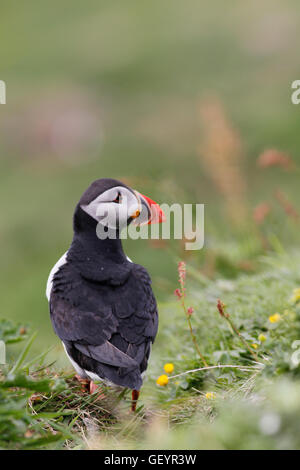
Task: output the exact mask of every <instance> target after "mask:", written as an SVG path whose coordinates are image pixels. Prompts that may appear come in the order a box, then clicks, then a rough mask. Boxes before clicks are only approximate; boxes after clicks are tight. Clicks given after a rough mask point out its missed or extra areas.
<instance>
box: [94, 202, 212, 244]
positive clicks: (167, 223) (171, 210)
mask: <svg viewBox="0 0 300 470" xmlns="http://www.w3.org/2000/svg"><path fill="white" fill-rule="evenodd" d="M114 207H115V208H116V210H115V211H113V212H111V211H110V212H109V211H108V210H107V208H105V207H103V206H102V205H101V204H99V206H98V209H97V217H98V220H100V221H99V223H98V225H97V236H98V238H99V239H100V240H105V239H107V238H110V239H115V238H117V237H120V238H121V239H123V240H124V239H128V238H130V239H132V240H138V239H143V240H147V239H151V240H158V239H162V240H170V239H171V238H172V239H174V240H184V241H185V249H186V250H201V249H202V248H203V246H204V204H183V205H181V204H172V205H171V206H170V205H168V204H164V203H163V204H160V205H159V207H160V209H161V210H162V211H163V213H164V216H165V220H164V222H163V223H162V224H160V223H149V222H147V221H145V223H140V221H139V220H138V219H136V221H135V220H134V221H133V222H132V223H130V224H129V225H127V224H123V226H122V225H120V214H119V213H118V206H117V205H116V206H114Z"/></svg>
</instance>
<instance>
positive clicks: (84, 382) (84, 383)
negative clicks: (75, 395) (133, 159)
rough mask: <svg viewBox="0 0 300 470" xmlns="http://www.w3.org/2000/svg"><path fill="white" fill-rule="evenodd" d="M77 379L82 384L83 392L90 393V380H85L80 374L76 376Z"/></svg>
mask: <svg viewBox="0 0 300 470" xmlns="http://www.w3.org/2000/svg"><path fill="white" fill-rule="evenodd" d="M75 379H77V380H78V382H79V383H80V385H81V391H82V392H88V391H89V387H90V380H89V379H83V378H82V377H80V375H78V374H76V375H75Z"/></svg>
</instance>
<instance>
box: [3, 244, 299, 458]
mask: <svg viewBox="0 0 300 470" xmlns="http://www.w3.org/2000/svg"><path fill="white" fill-rule="evenodd" d="M299 263H300V257H299V255H297V254H295V253H294V254H293V256H291V255H287V254H281V255H278V254H273V255H269V256H268V257H266V258H265V259H263V260H262V264H263V265H264V266H265V268H264V269H262V272H261V273H259V274H255V275H245V274H242V275H240V276H239V277H238V278H237V279H235V280H225V279H221V278H220V279H217V280H214V281H209V280H208V279H205V278H203V277H201V280H199V279H198V280H195V277H196V275H197V273H196V272H193V276H189V266H187V279H186V284H185V287H186V289H187V290H186V298H185V302H186V304H191V305H193V309H194V311H193V313H192V314H191V317H190V319H191V322H192V327H193V332H194V334H195V336H196V338H197V342H198V345H200V348H201V353H202V354H203V356H204V357H205V361H206V362H207V363H208V367H206V366H204V365H203V361H202V359H201V358H199V356H198V352H197V350H196V349H195V347H194V343H193V341H192V338H191V334H190V329H189V327H188V324H187V318H186V315H185V313H184V312H183V310H182V307H181V302H180V301H179V300H178V299H177V300H176V298H175V296H174V300H170V301H169V302H164V303H162V304H161V305H160V315H161V327H160V334H159V337H158V341H157V343H156V344H155V347H154V348H153V354H152V360H151V366H150V368H149V372H148V376H147V379H146V382H145V385H144V388H143V391H142V394H141V399H140V404H139V407H138V411H137V413H136V414H132V413H131V412H130V411H129V409H130V394H129V393H128V392H125V393H123V392H122V393H120V391H119V392H117V391H113V390H111V389H109V388H105V387H102V388H101V392H100V395H101V396H100V397H99V395H98V394H97V392H96V393H95V394H93V395H88V394H87V393H85V392H83V391H82V390H81V388H80V385H79V384H78V383H77V381H76V379H75V378H74V373H71V371H70V370H68V369H64V372H62V371H57V368H55V367H54V365H53V364H52V365H50V364H48V363H47V354H46V353H44V354H41V355H40V356H39V357H33V358H31V359H30V360H29V359H28V353H29V352H30V346H31V344H32V341H33V339H34V338H33V337H31V338H29V339H28V338H27V336H28V334H27V333H26V332H24V329H23V328H21V332H22V335H18V332H19V331H20V326H19V327H14V326H13V325H11V324H10V323H9V322H7V321H4V322H3V323H1V328H0V331H1V332H2V333H1V338H3V339H5V338H6V340H8V341H9V340H11V341H19V340H21V339H23V338H25V337H26V344H25V347H24V348H23V350H22V351H21V353H20V355H19V357H18V358H17V359H16V360H15V359H13V357H11V358H10V360H9V364H8V365H6V366H3V367H2V369H1V370H2V371H1V381H0V393H1V407H0V429H1V447H2V448H40V447H41V448H55V449H59V448H64V447H67V448H79V449H82V448H99V449H106V448H129V449H132V448H153V447H154V448H161V449H163V448H169V449H178V448H188V449H197V448H201V449H205V448H220V449H222V448H225V449H233V448H238V449H247V448H248V449H249V448H261V449H262V448H271V449H280V448H290V449H292V448H299V445H300V442H299V434H298V433H297V425H298V424H297V423H298V420H299V417H300V399H299V391H300V380H299V370H300V368H299V364H298V359H299V357H298V356H299V354H298V352H297V351H298V350H299V343H298V342H297V341H298V340H299V338H300V305H298V303H299V300H300V295H299V289H298V291H297V290H296V291H295V289H297V288H298V286H299V285H300V276H299V269H298V266H299ZM219 298H221V299H222V300H223V301H224V302H225V303H226V308H225V311H224V312H223V313H224V314H225V315H230V322H231V324H233V325H234V329H232V328H231V327H230V325H229V323H228V321H226V318H224V317H222V316H221V315H220V313H219V311H218V308H217V301H218V299H219ZM234 330H236V331H238V332H239V334H240V335H241V337H240V336H239V334H237V333H236V332H235V331H234ZM8 348H9V349H10V346H9V345H8ZM293 354H294V355H293ZM165 363H171V364H173V365H174V371H172V372H171V373H170V374H169V381H168V384H167V385H165V386H158V385H156V379H157V377H158V376H159V375H161V374H165V372H164V370H163V366H164V364H165ZM214 366H216V367H215V368H214ZM195 369H196V370H195ZM197 369H199V370H197ZM66 370H67V372H66ZM141 435H143V436H144V437H143V438H142V439H141V438H140V436H141Z"/></svg>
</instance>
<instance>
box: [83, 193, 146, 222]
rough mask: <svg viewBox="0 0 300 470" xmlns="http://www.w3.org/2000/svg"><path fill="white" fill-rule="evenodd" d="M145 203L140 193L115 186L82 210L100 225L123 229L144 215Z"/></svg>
mask: <svg viewBox="0 0 300 470" xmlns="http://www.w3.org/2000/svg"><path fill="white" fill-rule="evenodd" d="M142 206H143V203H142V200H141V197H140V195H139V193H137V192H136V191H130V190H129V189H128V188H125V187H124V186H115V187H113V188H111V189H108V190H107V191H105V192H104V193H102V194H100V195H99V196H97V197H96V199H94V200H93V201H92V202H90V203H89V204H88V205H81V208H82V209H83V210H84V211H85V212H86V213H87V214H89V215H90V216H91V217H93V219H95V220H96V221H97V222H99V223H100V224H103V225H104V226H106V227H108V228H111V229H116V228H118V229H122V228H124V227H126V226H127V225H128V223H130V222H131V221H132V220H133V219H136V220H137V219H138V218H139V217H140V215H142V214H141V213H142V209H143V207H142Z"/></svg>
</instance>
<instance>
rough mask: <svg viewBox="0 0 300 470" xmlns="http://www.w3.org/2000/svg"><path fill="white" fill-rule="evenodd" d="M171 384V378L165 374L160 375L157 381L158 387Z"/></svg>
mask: <svg viewBox="0 0 300 470" xmlns="http://www.w3.org/2000/svg"><path fill="white" fill-rule="evenodd" d="M168 382H169V377H168V376H167V375H165V374H163V375H160V376H159V377H158V379H157V380H156V383H157V385H160V386H161V387H165V386H166V385H168Z"/></svg>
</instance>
